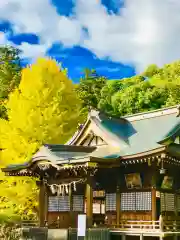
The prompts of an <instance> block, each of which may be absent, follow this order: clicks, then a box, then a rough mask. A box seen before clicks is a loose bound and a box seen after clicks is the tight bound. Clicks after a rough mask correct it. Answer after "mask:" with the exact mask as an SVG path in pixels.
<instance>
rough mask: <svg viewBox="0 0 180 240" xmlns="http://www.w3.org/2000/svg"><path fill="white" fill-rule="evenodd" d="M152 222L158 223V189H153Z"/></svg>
mask: <svg viewBox="0 0 180 240" xmlns="http://www.w3.org/2000/svg"><path fill="white" fill-rule="evenodd" d="M151 194H152V221H156V188H154V187H153V188H152V191H151Z"/></svg>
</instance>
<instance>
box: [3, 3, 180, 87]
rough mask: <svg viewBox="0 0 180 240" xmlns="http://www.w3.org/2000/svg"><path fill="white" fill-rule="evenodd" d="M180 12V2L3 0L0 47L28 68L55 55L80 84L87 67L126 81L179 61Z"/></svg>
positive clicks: (71, 76) (109, 76)
mask: <svg viewBox="0 0 180 240" xmlns="http://www.w3.org/2000/svg"><path fill="white" fill-rule="evenodd" d="M179 11H180V3H179V0H158V1H157V0H146V1H144V0H133V1H132V0H51V1H50V0H36V1H31V0H23V1H22V0H8V3H7V0H1V2H0V32H1V34H0V45H4V44H10V45H13V46H16V47H18V48H20V49H21V50H22V55H21V58H22V64H23V65H26V64H27V63H31V62H33V61H35V59H36V58H37V57H41V56H50V57H53V58H55V59H56V60H57V61H59V62H62V65H63V66H64V67H66V68H68V73H69V76H70V78H71V79H72V80H73V81H75V82H77V81H78V79H79V78H80V77H81V76H82V73H83V69H84V68H86V67H88V68H93V69H96V70H97V72H98V73H99V74H102V75H105V76H107V77H108V78H109V79H120V78H123V77H129V76H132V75H134V74H136V73H140V72H142V71H143V70H144V69H145V68H146V67H147V66H148V65H149V64H152V63H156V64H157V65H159V66H161V65H163V64H165V63H169V62H171V61H174V60H177V59H179V56H180V43H179V42H180V41H179V40H180V33H179V32H180V31H179V30H180V20H179V17H178V14H179ZM167 19H168V20H167Z"/></svg>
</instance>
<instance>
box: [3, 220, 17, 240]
mask: <svg viewBox="0 0 180 240" xmlns="http://www.w3.org/2000/svg"><path fill="white" fill-rule="evenodd" d="M21 235H22V234H21V229H20V228H18V226H16V225H12V224H8V223H4V224H2V225H0V239H1V240H19V239H20V238H21Z"/></svg>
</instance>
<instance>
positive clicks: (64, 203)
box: [48, 196, 70, 212]
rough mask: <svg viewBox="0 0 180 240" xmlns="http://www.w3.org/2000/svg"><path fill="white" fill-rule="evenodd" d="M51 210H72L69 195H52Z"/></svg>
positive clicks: (49, 205) (50, 198) (49, 204)
mask: <svg viewBox="0 0 180 240" xmlns="http://www.w3.org/2000/svg"><path fill="white" fill-rule="evenodd" d="M48 211H49V212H68V211H70V200H69V196H58V197H57V196H51V197H49V203H48Z"/></svg>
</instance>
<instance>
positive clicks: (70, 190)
mask: <svg viewBox="0 0 180 240" xmlns="http://www.w3.org/2000/svg"><path fill="white" fill-rule="evenodd" d="M69 202H70V212H69V218H70V226H69V227H72V226H73V224H74V223H73V195H72V188H71V187H70V188H69Z"/></svg>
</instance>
